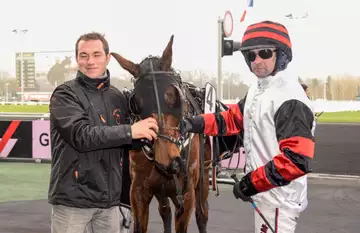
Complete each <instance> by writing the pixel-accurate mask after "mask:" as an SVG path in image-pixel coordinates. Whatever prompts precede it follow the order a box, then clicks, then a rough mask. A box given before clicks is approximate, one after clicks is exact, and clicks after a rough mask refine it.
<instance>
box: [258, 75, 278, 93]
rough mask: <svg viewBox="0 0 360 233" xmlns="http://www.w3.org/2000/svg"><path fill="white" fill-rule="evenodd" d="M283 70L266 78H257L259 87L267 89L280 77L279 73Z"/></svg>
mask: <svg viewBox="0 0 360 233" xmlns="http://www.w3.org/2000/svg"><path fill="white" fill-rule="evenodd" d="M280 73H281V72H279V73H277V74H276V75H274V76H272V75H270V76H267V77H266V78H258V79H257V89H260V90H265V89H266V88H268V87H270V85H271V84H272V83H274V82H275V81H276V80H278V79H279V78H280V76H281V75H279V74H280Z"/></svg>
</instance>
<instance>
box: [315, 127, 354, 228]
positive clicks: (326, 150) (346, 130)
mask: <svg viewBox="0 0 360 233" xmlns="http://www.w3.org/2000/svg"><path fill="white" fill-rule="evenodd" d="M315 140H316V141H315V156H314V166H313V172H315V173H327V174H342V175H360V168H359V164H360V124H345V123H344V124H325V123H323V124H318V125H317V126H316V130H315ZM359 232H360V230H359Z"/></svg>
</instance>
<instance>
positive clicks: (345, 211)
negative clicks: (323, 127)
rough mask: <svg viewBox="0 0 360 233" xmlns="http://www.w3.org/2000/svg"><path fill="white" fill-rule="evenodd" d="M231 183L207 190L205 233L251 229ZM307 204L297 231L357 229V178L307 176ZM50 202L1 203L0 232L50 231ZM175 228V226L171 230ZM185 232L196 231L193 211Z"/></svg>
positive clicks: (157, 228)
mask: <svg viewBox="0 0 360 233" xmlns="http://www.w3.org/2000/svg"><path fill="white" fill-rule="evenodd" d="M231 188H232V187H231V186H226V185H221V186H220V196H219V197H215V196H214V193H210V197H209V205H210V219H209V223H208V227H207V229H208V233H219V232H221V233H235V232H237V233H238V232H242V233H253V219H254V214H253V209H252V206H251V205H250V204H249V203H243V202H242V201H239V200H236V199H235V198H234V197H233V195H232V192H231ZM308 189H309V206H308V208H307V209H306V210H305V211H304V212H303V213H302V214H301V215H300V220H299V225H298V228H297V231H296V232H297V233H299V232H303V233H305V232H306V233H329V232H342V233H359V232H360V230H359V223H360V222H359V219H360V211H359V210H360V180H328V179H309V187H308ZM50 215H51V206H50V205H49V204H48V203H47V201H46V200H38V201H24V202H8V203H2V204H0V232H1V233H29V232H36V233H48V232H50ZM162 231H163V227H162V222H161V218H160V216H159V214H158V212H157V203H156V201H153V202H152V203H151V210H150V219H149V232H153V233H155V232H157V233H158V232H162ZM173 232H174V230H173ZM188 232H198V230H197V226H196V221H195V217H194V215H193V217H192V219H191V223H190V227H189V229H188Z"/></svg>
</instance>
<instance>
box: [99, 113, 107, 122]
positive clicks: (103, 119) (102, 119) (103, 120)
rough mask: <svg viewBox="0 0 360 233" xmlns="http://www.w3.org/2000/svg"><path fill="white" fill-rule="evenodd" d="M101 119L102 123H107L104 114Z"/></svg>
mask: <svg viewBox="0 0 360 233" xmlns="http://www.w3.org/2000/svg"><path fill="white" fill-rule="evenodd" d="M100 119H101V121H102V122H104V123H106V120H105V118H104V116H103V115H102V114H101V115H100Z"/></svg>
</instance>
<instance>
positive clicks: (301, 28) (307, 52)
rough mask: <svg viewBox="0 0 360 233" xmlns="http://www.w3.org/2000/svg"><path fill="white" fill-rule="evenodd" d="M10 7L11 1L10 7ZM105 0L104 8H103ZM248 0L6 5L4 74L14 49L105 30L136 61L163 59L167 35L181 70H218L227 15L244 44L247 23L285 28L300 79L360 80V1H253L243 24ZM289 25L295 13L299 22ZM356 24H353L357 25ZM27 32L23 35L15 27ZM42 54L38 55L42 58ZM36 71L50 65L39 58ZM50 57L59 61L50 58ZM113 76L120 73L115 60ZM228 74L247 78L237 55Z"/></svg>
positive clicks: (20, 0)
mask: <svg viewBox="0 0 360 233" xmlns="http://www.w3.org/2000/svg"><path fill="white" fill-rule="evenodd" d="M5 2H6V3H5ZM100 2H101V3H100ZM246 5H247V0H222V1H215V0H214V1H209V0H207V1H205V0H192V1H190V0H181V1H180V0H178V1H175V0H153V1H148V0H147V1H146V0H141V1H139V0H131V1H121V0H102V1H99V0H96V1H95V0H76V1H74V0H61V1H60V0H59V1H53V0H32V1H29V0H11V1H9V0H4V1H3V2H2V7H1V14H0V22H1V24H0V30H1V40H2V43H1V49H0V51H1V53H0V70H8V71H9V72H11V73H12V74H14V73H15V72H14V71H15V54H14V53H15V51H18V50H19V49H21V48H23V50H26V51H32V52H37V51H54V50H67V51H68V50H74V44H75V42H76V39H77V38H78V36H79V35H80V34H82V33H85V32H89V31H99V32H101V33H104V34H105V36H106V38H107V39H108V40H109V43H110V50H111V51H115V52H118V53H120V54H121V55H123V56H124V57H126V58H128V59H131V60H133V61H135V62H140V61H141V59H143V58H145V57H146V56H147V55H150V54H152V55H161V53H162V51H163V49H164V48H165V46H166V44H167V42H168V40H169V38H170V36H171V35H172V34H174V35H175V38H174V46H173V49H174V51H173V52H174V54H173V59H174V62H173V65H174V67H175V68H177V69H179V70H194V69H201V70H203V71H205V72H209V73H213V74H214V75H216V72H217V19H218V17H220V16H221V17H222V16H223V15H224V13H225V11H226V10H230V11H231V13H232V14H233V17H234V32H233V35H232V36H231V39H234V40H238V41H240V40H241V36H242V33H243V31H244V29H245V28H246V26H247V25H248V24H250V23H253V22H255V21H259V20H265V19H268V20H277V21H280V22H281V23H283V24H285V25H286V26H287V27H288V30H289V32H290V37H291V40H292V43H293V47H294V60H293V62H292V63H291V65H290V66H289V67H290V68H291V69H293V70H294V72H295V73H296V75H299V76H302V77H326V76H327V75H330V74H344V73H348V74H352V75H359V76H360V72H359V71H358V68H357V66H358V63H359V62H358V60H359V55H360V48H359V45H358V43H359V41H360V38H359V37H360V36H359V35H360V34H359V32H358V31H359V30H358V25H357V24H355V22H360V14H358V12H357V11H358V9H359V7H358V3H357V1H354V0H342V1H336V0H331V1H329V0H316V1H310V0H301V1H300V0H297V1H296V0H254V7H253V8H252V9H250V10H249V12H248V15H247V17H246V19H245V21H244V22H243V23H240V17H241V14H242V12H243V10H244V9H245V7H246ZM306 12H307V13H308V17H307V18H304V19H298V20H288V19H287V18H286V17H285V15H286V14H289V13H292V14H293V15H295V16H299V17H301V16H302V15H303V14H304V13H306ZM355 25H356V26H355ZM24 28H26V29H28V30H29V32H28V33H27V34H26V35H25V36H24V37H20V36H19V35H14V34H13V33H12V30H13V29H24ZM39 56H40V55H39ZM41 56H42V58H43V59H42V60H41V59H40V58H39V61H37V64H36V65H37V66H39V67H44V66H48V64H45V61H46V59H45V60H44V56H45V55H41ZM47 59H48V60H54V59H56V54H55V56H48V58H47ZM109 69H110V71H111V72H112V73H113V74H120V73H123V72H124V70H122V69H121V68H120V67H119V66H118V65H117V63H116V61H115V60H112V61H111V63H110V66H109ZM223 70H224V71H231V72H238V73H240V74H242V76H243V77H244V78H249V77H251V75H250V74H249V71H248V68H247V66H246V64H245V62H244V60H243V57H242V55H241V54H240V53H237V54H235V55H234V56H232V57H224V58H223Z"/></svg>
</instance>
